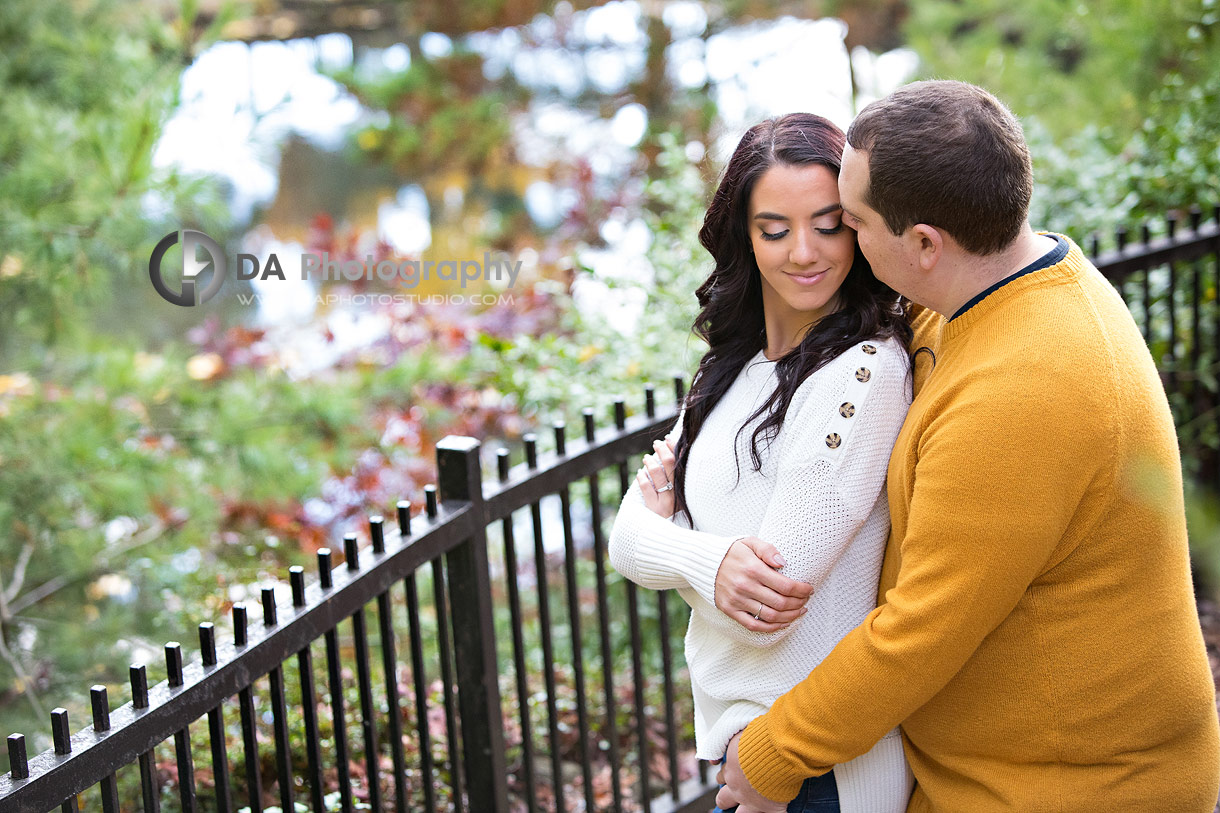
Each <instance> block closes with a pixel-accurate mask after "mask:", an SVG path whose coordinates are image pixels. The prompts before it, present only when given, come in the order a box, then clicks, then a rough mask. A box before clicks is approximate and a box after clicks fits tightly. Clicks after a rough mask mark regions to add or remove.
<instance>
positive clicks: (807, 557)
mask: <svg viewBox="0 0 1220 813" xmlns="http://www.w3.org/2000/svg"><path fill="white" fill-rule="evenodd" d="M909 371H910V364H909V362H908V357H907V353H906V349H905V348H904V347H902V345H901V343H900V342H898V341H897V340H893V339H891V340H888V341H870V342H863V343H861V344H859V345H857V346H856V347H854V348H852V349H851V350H848V351H847V352H845V353H843V354H842V355H840V356H839V357H838V358H836V359H834V360H832V361H831V362H829V363H828V364H827V365H825V366H824V367H822V368H821V369H820V370H818V371H817V372H815V373H813V375H811V376H810V377H809V378H808V379H807V380H805V381H804V382H802V383H801V385H800V387H799V388H798V389H797V391H796V393H795V395H794V396H793V399H792V403H791V404H790V405H789V407H788V412H787V415H786V417H785V420H784V424H783V428H782V429H781V430H780V432H779V434H778V435H777V436H776V438H775V439H774V440H773V441H772V442H771V444H769V445H768V444H766V443H765V442H764V441H761V440H760V448H759V451H760V453H761V457H762V468H761V470H760V471H754V468H753V464H752V462H751V458H750V450H749V444H750V438H751V435H752V432H753V430H754V428H755V426H757V424H758V423H759V422H760V421H761V419H759V420H756V421H755V422H754V423H751V424H750V425H749V426H747V427H746V428H745V429H744V430H743V431H740V432H739V431H738V430H740V429H741V428H742V425H743V424H744V423H745V422H746V420H747V419H748V418H749V416H750V415H751V414H753V412H754V411H755V410H756V409H757V408H758V407H759V406H760V405H761V404H762V403H763V402H764V401H765V400H766V398H767V397H768V396H769V395H770V393H771V392H772V391H773V390H774V389H775V387H776V384H777V377H776V374H775V364H774V363H773V362H769V361H767V359H766V357H765V356H764V355H763V353H762V352H761V351H760V352H759V353H758V354H757V355H756V356H755V357H754V358H753V359H751V360H750V361H749V362H747V363H746V365H745V366H744V367H743V368H742V371H741V373H740V374H739V375H738V377H737V379H736V381H735V382H734V383H733V385H732V386H731V387H730V388H729V390H728V392H726V393H725V395H724V397H723V398H722V399H721V401H720V402H719V403H718V404H717V405H716V407H715V408H714V409H713V410H712V412H711V413H710V414H709V416H708V418H707V421H706V422H705V424H704V426H703V428H702V430H701V431H700V432H699V436H698V437H697V438H696V439H695V443H694V445H693V446H692V448H691V452H690V458H689V462H688V475H687V479H686V498H687V502H688V505H689V506H690V511H691V515H692V517H693V518H694V528H690V527H688V526H687V525H686V523H684V522H679V521H676V520H677V518H674V519H672V520H671V519H665V518H663V517H660V516H658V515H657V514H655V513H653V512H652V511H650V510H649V509H648V508H647V507H646V506H645V505H644V502H643V497H642V495H641V494H640V491H639V487H638V486H637V485H634V484H633V485H632V487H631V489H630V491H629V492H628V493H627V495H626V496H625V497H624V499H623V503H622V505H621V507H620V508H619V513H618V517H617V518H616V520H615V524H614V530H613V531H612V532H611V535H610V547H609V552H610V561H611V564H613V565H614V567H615V568H616V569H617V570H618V571H619V572H620V573H622V574H623V575H624V576H626V577H627V578H628V579H631V580H632V581H633V582H635V583H636V584H639V585H641V586H643V587H648V588H652V589H656V590H664V589H670V588H674V589H676V590H677V591H678V593H679V594H680V595H681V596H682V598H684V599H685V600H686V602H687V603H688V604H690V606H691V610H692V611H691V619H690V626H689V628H688V630H687V635H686V660H687V663H688V665H689V668H690V675H691V685H692V689H693V692H694V700H695V739H696V747H697V751H698V755H699V757H700V758H702V759H719V758H720V757H722V756H723V755H724V752H725V749H726V747H727V746H728V741H729V739H731V738H732V736H733V735H734V734H736V733H737V732H738V731H740V730H742V729H743V728H745V726H746V724H747V723H749V722H750V720H752V719H753V718H755V717H757V716H758V715H760V714H762V713H763V712H765V711H766V710H767V709H768V708H769V707H770V706H771V704H772V703H773V702H774V701H775V700H776V698H778V697H779V696H780V695H782V694H783V693H784V692H786V691H788V690H789V689H791V688H792V687H793V686H794V685H795V684H797V683H798V682H799V681H800V680H802V679H803V678H804V677H805V676H806V675H808V674H809V670H810V669H812V668H813V667H814V666H815V665H817V663H818V662H819V661H821V660H822V659H823V658H824V657H826V655H827V654H829V653H830V651H831V650H832V649H834V647H835V644H836V643H838V641H839V639H840V638H842V637H843V636H844V635H845V634H847V632H848V631H850V630H851V629H852V628H853V627H855V626H856V625H857V624H859V623H860V621H861V620H863V619H864V618H865V616H867V615H868V613H869V612H870V611H871V610H872V609H873V608H874V607H875V606H876V598H877V579H878V573H879V569H880V567H881V558H882V555H883V552H884V548H885V540H886V535H887V532H888V529H889V514H888V509H887V507H886V498H885V469H886V464H887V462H888V460H889V455H890V450H891V448H892V447H893V445H894V438H895V437H896V436H897V434H898V430H899V427H900V426H901V424H902V420H903V417H904V416H905V414H906V411H907V407H908V405H909V401H910V399H909V392H910V387H911V381H910V376H909ZM680 421H681V418H679V426H680ZM677 428H678V427H675V432H676V431H677ZM734 447H736V458H735V456H734ZM738 463H740V466H739V465H738ZM743 536H757V537H759V538H761V539H763V540H765V541H767V542H770V543H772V544H774V545H775V546H776V547H777V548H778V549H779V550H780V552H781V553H782V554H783V556H784V558H785V559H786V560H787V562H788V564H787V566H786V567H785V568H784V569H783V573H784V574H785V575H787V576H790V577H791V578H794V579H799V580H801V581H804V582H808V583H809V584H812V585H813V586H814V588H815V589H814V593H813V597H812V598H811V599H810V601H809V603H808V605H807V606H808V608H809V612H808V613H807V614H806V615H805V616H803V617H802V618H800V619H798V620H797V621H796V622H795V623H793V624H791V625H790V626H789V627H788V628H787V629H785V630H781V631H779V632H775V633H770V634H761V633H754V632H750V631H749V630H747V629H745V628H744V627H742V626H741V625H740V624H738V623H737V622H735V621H733V620H732V619H730V618H729V617H728V616H726V615H724V614H723V613H721V612H720V611H719V610H718V609H716V605H715V595H714V593H715V583H716V572H717V570H718V569H719V567H720V563H721V561H722V560H723V559H724V556H725V554H726V553H727V552H728V549H729V547H730V546H731V545H732V544H733V542H734V541H735V540H737V539H740V538H742V537H743ZM874 743H876V744H875V745H874ZM874 743H869V744H868V745H867V746H865V747H863V748H861V749H860V750H859V751H858V752H857V754H853V755H851V756H852V757H856V758H855V759H851V760H850V761H849V760H846V759H845V760H843V761H844V763H845V764H843V765H838V766H835V768H834V771H835V781H836V783H837V784H838V788H839V797H840V806H841V809H842V810H843V811H844V813H853V811H855V812H857V813H891V812H893V813H897V812H898V811H902V810H904V809H905V808H906V803H907V799H908V797H909V795H910V790H911V781H912V780H911V778H910V771H909V769H908V768H907V766H906V762H905V760H904V758H903V754H902V742H901V738H900V737H899V734H898V731H897V729H894V730H893V731H890V732H889V733H888V734H886V733H885V732H878V734H877V736H876V737H875V738H874ZM870 747H871V749H872V750H869V748H870ZM866 751H867V752H868V753H865V752H866ZM861 754H862V756H861ZM829 768H830V766H826V767H823V768H822V769H820V770H819V771H815V772H812V773H810V774H807V776H812V775H815V774H818V773H825V771H826V770H827V769H829ZM804 778H805V777H802V779H804ZM797 784H798V786H799V784H800V783H799V782H798V783H797ZM796 792H797V788H793V789H792V792H791V793H790V794H789V796H788V798H792V797H794V796H795V795H796Z"/></svg>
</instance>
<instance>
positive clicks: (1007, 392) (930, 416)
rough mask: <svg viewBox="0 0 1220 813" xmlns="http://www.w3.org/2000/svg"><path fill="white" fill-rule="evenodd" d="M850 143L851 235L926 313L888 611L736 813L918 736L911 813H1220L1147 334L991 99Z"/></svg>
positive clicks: (1200, 653)
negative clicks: (1047, 218) (1049, 216)
mask: <svg viewBox="0 0 1220 813" xmlns="http://www.w3.org/2000/svg"><path fill="white" fill-rule="evenodd" d="M847 139H848V144H849V146H848V148H847V150H846V153H845V154H844V158H843V169H842V173H841V175H840V176H839V191H840V197H841V200H842V206H843V212H844V221H845V222H846V223H847V225H849V226H851V227H853V228H854V229H856V231H857V232H858V234H859V241H860V249H861V250H862V251H863V252H864V254H865V256H866V257H867V258H868V259H869V261H870V262H871V263H872V266H873V270H874V272H875V273H876V275H877V276H878V277H879V278H881V279H882V280H884V281H885V282H886V283H888V284H889V285H891V286H892V287H893V288H895V289H896V290H897V291H899V292H900V293H902V294H903V295H905V296H907V297H908V298H910V299H911V300H913V301H914V302H915V303H917V305H918V306H922V307H917V308H916V309H915V317H914V319H915V328H916V336H915V341H914V344H913V349H916V350H918V354H917V356H916V360H917V362H918V370H919V374H918V376H917V381H916V382H915V383H916V396H915V401H914V403H913V404H912V406H911V411H910V413H909V415H908V417H907V419H906V422H905V424H904V425H903V428H902V431H901V433H900V434H899V436H898V440H897V443H896V445H895V447H894V451H893V456H892V458H891V460H890V466H889V471H888V495H889V503H890V513H891V519H892V522H893V527H892V530H891V533H890V539H889V544H888V547H887V551H886V557H885V562H884V565H883V567H882V572H881V583H880V591H879V600H880V602H881V606H879V607H878V608H877V609H876V610H874V611H873V612H872V613H871V614H870V615H869V616H868V618H866V619H865V621H864V622H863V623H862V624H861V625H860V626H859V627H857V628H856V629H855V630H853V631H852V632H850V633H848V635H847V636H846V637H845V638H844V639H843V640H842V641H840V643H839V644H838V646H837V647H836V648H835V650H834V651H833V652H832V653H831V654H830V655H829V656H828V657H827V658H826V659H825V660H824V661H823V662H822V663H821V664H820V665H819V666H818V667H817V668H816V669H814V670H813V672H812V673H811V674H810V675H809V677H808V678H806V679H805V680H804V681H803V682H802V683H801V684H799V685H798V686H796V687H795V688H794V689H793V690H792V691H790V692H789V693H788V694H786V695H784V696H783V697H781V698H780V699H779V700H778V701H776V703H775V705H774V706H772V708H771V710H770V711H769V712H768V713H767V714H766V715H764V716H762V717H759V718H757V719H755V720H754V721H753V722H752V723H750V725H749V726H748V727H747V728H746V729H745V730H744V731H743V732H742V733H741V734H739V735H737V737H735V738H734V739H733V740H732V741H731V742H730V746H729V756H728V759H727V760H726V764H725V767H724V769H723V772H722V777H723V778H722V781H725V782H727V783H728V784H727V786H726V787H725V788H723V789H722V790H721V791H720V795H719V796H718V797H717V803H718V805H719V806H720V807H721V808H728V807H730V806H732V805H733V804H736V803H740V804H741V807H740V812H741V813H750V811H754V810H761V811H779V810H783V809H784V805H783V804H780V803H777V802H775V801H774V800H787V799H791V798H792V797H793V795H794V794H795V793H796V790H797V788H798V787H799V786H800V784H801V781H802V780H803V779H804V778H805V777H807V776H812V775H818V774H822V773H824V772H826V771H827V770H829V769H830V768H831V766H833V765H835V764H837V763H841V762H846V761H847V760H849V759H851V758H852V757H855V756H856V755H858V754H861V753H863V752H864V751H865V750H866V749H868V748H869V747H870V746H871V745H872V744H873V743H874V742H876V741H877V739H878V738H880V737H881V736H882V735H883V734H884V733H885V732H886V731H888V730H890V729H891V728H893V727H894V726H895V725H896V724H899V723H901V725H902V731H903V740H904V746H905V751H906V755H907V759H908V761H909V762H910V765H911V769H912V771H913V772H914V774H915V779H916V787H915V791H914V794H913V796H912V798H911V801H910V806H909V808H908V810H909V811H914V812H916V813H918V812H920V811H933V810H935V811H968V813H980V812H981V811H1000V810H1013V811H1023V813H1027V812H1030V811H1055V813H1067V812H1068V811H1123V812H1124V813H1125V812H1126V811H1199V812H1200V813H1203V812H1204V811H1208V812H1210V811H1211V810H1212V809H1213V807H1214V806H1215V804H1216V799H1217V794H1218V793H1220V731H1218V726H1217V717H1216V705H1215V692H1214V687H1213V684H1212V679H1211V674H1210V671H1209V668H1208V663H1207V658H1206V654H1205V651H1204V647H1203V640H1202V635H1201V634H1200V630H1199V623H1198V616H1197V615H1196V609H1195V603H1194V595H1193V591H1192V588H1191V581H1190V568H1189V555H1188V551H1187V542H1186V522H1185V516H1184V510H1183V503H1182V481H1181V467H1180V460H1179V454H1178V446H1177V439H1176V435H1175V432H1174V427H1173V422H1172V419H1171V417H1170V413H1169V406H1168V403H1167V401H1166V398H1165V393H1164V390H1163V388H1162V387H1161V383H1160V380H1159V378H1158V375H1157V372H1156V369H1155V368H1154V365H1153V362H1152V358H1151V356H1150V355H1149V353H1148V350H1147V348H1146V347H1145V345H1144V343H1143V341H1142V339H1141V338H1140V335H1139V333H1138V331H1137V329H1136V326H1135V324H1134V322H1133V321H1132V319H1131V316H1130V314H1129V313H1128V311H1127V309H1126V308H1125V307H1124V305H1123V303H1122V301H1121V300H1120V299H1119V297H1118V295H1117V294H1116V293H1115V291H1114V289H1113V288H1112V287H1111V286H1110V285H1109V284H1108V283H1107V282H1106V281H1105V279H1104V278H1102V277H1101V275H1100V274H1099V273H1098V272H1097V270H1096V269H1095V268H1094V267H1093V266H1092V265H1091V264H1090V263H1089V262H1088V260H1086V259H1085V258H1084V256H1083V255H1082V254H1081V252H1080V249H1079V248H1077V247H1076V246H1075V245H1074V244H1073V243H1071V242H1070V241H1068V240H1067V239H1066V238H1064V237H1059V236H1055V235H1042V234H1037V233H1035V232H1033V231H1032V230H1031V229H1030V227H1029V225H1028V223H1027V222H1026V217H1027V210H1028V205H1029V198H1030V193H1031V190H1032V173H1031V169H1030V159H1029V152H1028V149H1027V148H1026V145H1025V141H1024V138H1023V136H1022V134H1021V129H1020V125H1019V124H1018V123H1017V122H1016V120H1015V119H1014V118H1013V116H1012V114H1011V113H1010V112H1009V111H1008V110H1007V109H1005V108H1004V106H1003V105H1001V104H1000V103H999V102H998V101H997V100H996V99H995V98H993V97H992V96H991V95H989V94H988V93H986V92H985V91H983V90H981V89H979V88H977V87H974V86H971V85H967V84H963V83H960V82H921V83H916V84H913V85H908V86H906V87H904V88H902V89H900V90H899V91H897V92H896V93H894V94H893V95H891V96H890V97H888V98H886V99H884V100H881V101H879V102H876V103H874V104H872V105H869V106H868V107H867V108H866V109H865V110H864V111H863V112H862V113H861V114H860V116H859V118H857V119H856V121H855V123H853V124H852V126H851V129H850V130H849V131H848V134H847ZM922 348H927V349H926V350H923V349H922ZM743 772H744V773H743Z"/></svg>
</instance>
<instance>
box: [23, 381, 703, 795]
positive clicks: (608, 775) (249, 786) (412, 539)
mask: <svg viewBox="0 0 1220 813" xmlns="http://www.w3.org/2000/svg"><path fill="white" fill-rule="evenodd" d="M675 388H676V390H677V395H678V397H679V399H680V397H681V393H682V380H681V379H676V380H675ZM675 415H676V408H675V407H674V406H667V407H666V408H664V409H662V410H660V411H658V409H657V407H656V403H655V397H654V391H653V389H652V388H651V386H650V387H648V388H647V389H646V392H645V409H644V414H643V415H642V416H639V417H632V418H630V419H629V418H628V417H627V411H626V405H625V403H624V402H623V401H622V400H619V401H617V403H616V404H615V412H614V419H615V425H614V427H613V428H610V429H607V430H604V431H600V432H599V431H598V430H597V429H596V427H595V422H594V416H593V413H592V410H585V412H584V437H583V438H582V439H580V440H570V439H569V438H568V437H567V434H566V431H565V427H564V425H563V424H562V423H557V424H555V426H554V427H553V430H554V435H553V437H554V446H553V451H550V452H548V453H546V454H544V455H540V454H539V450H538V442H537V438H536V437H534V436H533V435H527V436H526V438H525V456H526V461H525V462H524V463H522V464H520V465H518V466H516V467H515V468H510V466H509V458H508V452H507V450H503V449H502V450H500V451H499V454H498V456H497V461H496V462H497V470H498V471H497V473H498V478H497V480H496V481H495V482H491V483H483V482H482V475H481V465H480V449H479V444H478V442H477V441H475V440H473V439H471V438H461V437H449V438H446V439H445V440H443V441H442V442H441V443H440V444H438V447H437V465H438V486H439V488H437V487H432V486H429V487H428V488H427V489H426V490H425V491H426V496H427V502H426V506H425V507H424V511H423V512H422V516H417V517H415V518H414V525H413V523H412V519H413V518H412V517H411V516H410V506H409V505H407V504H406V503H400V504H399V505H398V506H397V515H398V516H397V520H398V523H397V524H398V528H397V530H396V531H394V530H393V529H391V528H389V527H387V524H386V523H385V522H384V520H383V519H382V518H381V517H371V518H370V519H369V523H368V537H367V539H368V545H367V547H364V548H362V547H361V545H360V543H359V539H358V537H357V535H356V534H348V535H347V536H346V537H345V540H344V542H345V544H344V548H345V550H344V557H343V562H342V564H341V566H336V562H335V557H334V556H333V555H332V553H331V552H330V551H329V550H325V549H323V550H321V551H319V552H318V568H317V573H316V574H315V575H314V576H313V578H309V577H307V576H306V573H305V571H304V570H303V569H302V568H300V567H294V568H291V569H290V572H289V580H288V584H287V585H278V586H267V587H264V588H262V595H261V599H262V601H261V611H262V612H261V616H262V620H261V623H258V622H257V620H256V619H255V618H253V617H252V613H251V609H250V608H248V607H247V606H245V605H244V604H238V605H235V606H234V608H233V616H232V624H231V631H229V630H228V629H226V630H225V632H223V633H222V632H221V631H220V630H219V628H218V627H217V626H214V625H213V624H211V623H205V624H202V625H200V627H199V631H198V632H199V648H198V650H197V652H198V657H196V658H193V659H191V658H188V657H187V656H186V652H185V647H184V646H183V645H182V644H180V643H177V642H171V643H169V644H167V645H166V647H165V659H166V667H165V668H166V671H165V673H164V674H165V675H166V679H165V680H163V681H161V682H160V683H158V684H157V685H155V686H152V687H150V686H149V679H148V667H146V666H144V665H137V666H133V667H132V669H131V701H130V702H128V703H126V704H124V705H122V706H120V707H119V708H117V709H113V710H112V709H111V708H110V705H111V704H110V702H109V698H108V697H107V691H106V688H105V687H103V686H95V687H94V688H93V691H92V698H91V699H92V706H93V721H92V725H90V726H86V727H85V728H83V729H82V730H79V731H77V732H76V733H75V734H73V733H71V728H70V724H69V720H68V717H67V712H66V711H65V710H63V709H56V710H55V711H54V712H52V730H53V739H54V747H53V748H52V749H50V750H48V751H46V752H45V753H42V754H39V755H37V756H35V757H33V758H29V759H27V755H26V749H25V741H24V737H23V736H22V735H20V734H14V735H12V736H10V737H9V738H8V750H9V762H10V766H11V771H10V773H8V774H6V775H4V776H0V810H3V811H5V813H8V811H46V810H51V809H53V808H55V807H60V808H61V809H62V810H64V811H73V810H78V809H81V808H82V806H83V807H85V808H89V807H96V806H98V805H100V807H101V809H102V810H104V811H106V813H110V811H118V810H129V809H136V808H140V807H142V808H143V809H144V810H146V811H159V810H182V811H195V810H209V811H211V810H215V811H221V813H228V811H236V810H239V809H245V810H249V811H261V810H266V809H267V808H268V807H270V806H272V805H278V808H279V809H280V810H282V811H293V810H296V809H299V808H298V807H297V805H304V809H307V810H313V811H324V810H342V811H350V810H354V809H359V808H361V807H364V806H367V808H369V809H372V810H383V809H393V810H398V811H405V810H437V809H452V810H455V811H459V812H461V811H465V810H470V811H509V810H529V811H535V810H568V809H584V810H607V809H612V810H615V811H623V810H627V811H630V810H653V811H695V810H707V809H708V808H709V807H710V806H711V800H712V797H713V795H714V788H715V786H714V784H709V779H708V771H707V766H706V765H704V764H701V763H698V761H697V760H695V758H694V755H693V754H694V751H693V733H692V731H691V729H690V721H691V719H692V716H691V714H692V713H691V710H690V701H689V689H688V688H687V685H688V684H687V683H686V677H685V671H684V665H683V663H682V658H681V635H682V633H683V631H684V626H685V613H684V612H682V607H683V606H684V605H682V602H680V601H672V600H671V598H670V596H669V595H668V594H666V593H652V592H651V591H643V593H637V591H636V589H635V586H634V585H632V584H630V583H629V582H625V581H623V580H621V579H618V578H617V577H613V576H610V575H608V574H607V569H606V564H605V558H606V557H605V531H606V530H607V528H606V524H607V522H608V521H609V519H610V516H609V514H608V513H607V512H605V511H604V510H603V501H602V497H603V494H604V493H605V492H606V491H607V488H606V485H607V483H606V481H607V479H608V480H610V481H612V482H610V483H609V485H610V486H611V487H612V499H613V501H614V507H616V506H617V503H618V500H619V499H621V497H622V495H623V493H625V490H626V488H627V486H628V485H629V483H630V475H631V474H633V473H634V467H632V466H629V460H630V459H631V458H632V457H633V456H638V455H639V454H641V453H642V451H643V450H646V449H648V448H649V447H650V444H651V440H652V439H653V438H655V437H660V436H662V435H663V434H664V433H665V432H666V431H667V430H668V428H669V427H670V426H672V423H673V420H674V417H675ZM607 475H609V477H608V478H607ZM574 492H578V493H574ZM610 513H612V511H611V512H610ZM517 537H530V538H528V539H525V538H523V539H520V540H519V539H518V538H517ZM374 616H375V619H374ZM404 616H405V622H406V629H405V631H404V630H403V629H402V624H403V621H404ZM400 652H401V653H402V654H401V655H400ZM319 656H320V657H319ZM188 660H190V661H191V662H190V663H189V664H188V663H187V661H188ZM321 661H324V665H323V663H321ZM205 720H206V725H204V724H203V723H204V721H205ZM349 720H350V722H349ZM171 741H172V744H171ZM170 752H172V757H169V753H170ZM237 752H240V753H237Z"/></svg>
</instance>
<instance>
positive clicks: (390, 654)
mask: <svg viewBox="0 0 1220 813" xmlns="http://www.w3.org/2000/svg"><path fill="white" fill-rule="evenodd" d="M369 535H370V536H371V537H372V540H373V553H377V554H384V553H385V529H384V527H383V521H382V518H381V517H379V516H375V517H370V518H369ZM377 623H378V628H379V631H380V633H381V669H382V671H383V672H384V673H385V692H386V706H387V708H388V709H389V720H388V722H389V728H390V732H389V733H390V759H391V761H392V762H393V764H394V810H395V811H396V813H406V811H407V768H406V757H405V755H404V754H403V747H402V706H401V701H400V698H399V695H398V653H397V651H396V646H395V641H394V638H395V635H394V616H393V612H392V608H391V605H390V591H389V589H388V588H387V589H386V590H385V591H383V592H381V593H378V594H377Z"/></svg>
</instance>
